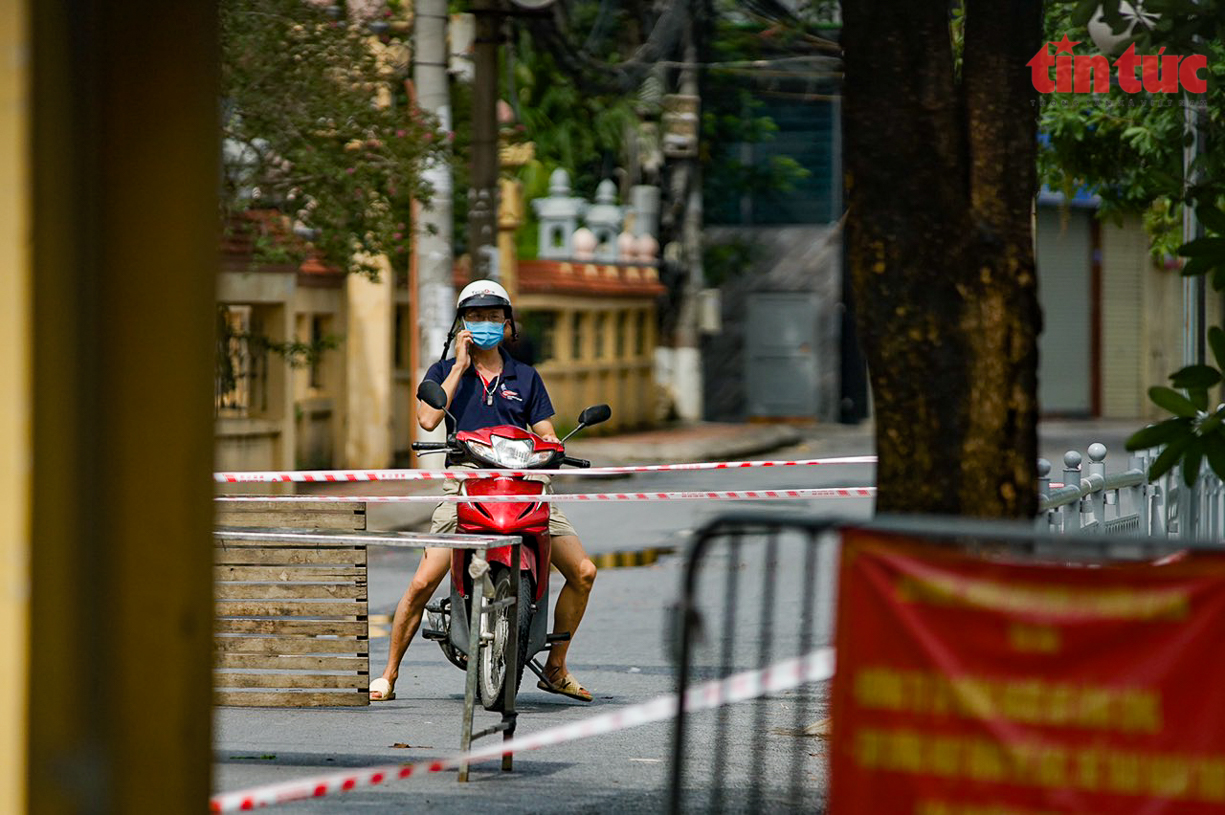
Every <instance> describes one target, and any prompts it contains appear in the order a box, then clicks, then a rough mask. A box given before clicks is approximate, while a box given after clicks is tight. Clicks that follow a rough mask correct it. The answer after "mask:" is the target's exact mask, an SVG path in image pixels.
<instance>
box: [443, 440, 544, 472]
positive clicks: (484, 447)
mask: <svg viewBox="0 0 1225 815" xmlns="http://www.w3.org/2000/svg"><path fill="white" fill-rule="evenodd" d="M465 443H466V444H467V445H468V449H469V450H471V451H472V453H473V455H475V456H476V457H477V458H479V459H481V460H482V461H485V462H488V463H489V464H493V465H495V466H498V467H505V468H507V469H509V470H522V469H525V468H528V467H539V466H540V465H541V464H544V463H545V462H547V461H548V460H549V459H550V458H551V457H552V456H553V454H552V453H550V452H548V451H547V450H545V451H541V452H537V451H536V447H535V445H534V444H532V441H531V440H530V439H504V438H502V437H501V436H494V437H493V444H492V445H488V444H484V443H483V442H479V441H469V442H465Z"/></svg>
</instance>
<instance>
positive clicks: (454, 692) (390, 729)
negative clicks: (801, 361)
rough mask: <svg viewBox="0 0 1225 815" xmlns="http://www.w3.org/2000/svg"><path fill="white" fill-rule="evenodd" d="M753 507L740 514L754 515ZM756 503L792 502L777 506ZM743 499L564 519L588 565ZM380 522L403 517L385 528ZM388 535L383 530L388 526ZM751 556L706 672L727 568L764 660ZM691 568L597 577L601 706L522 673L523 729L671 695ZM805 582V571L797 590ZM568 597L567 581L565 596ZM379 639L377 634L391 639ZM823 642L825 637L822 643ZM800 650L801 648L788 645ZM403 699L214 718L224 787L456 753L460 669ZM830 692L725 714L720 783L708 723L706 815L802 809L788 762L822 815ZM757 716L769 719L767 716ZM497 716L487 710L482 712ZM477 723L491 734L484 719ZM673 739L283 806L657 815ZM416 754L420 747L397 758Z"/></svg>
mask: <svg viewBox="0 0 1225 815" xmlns="http://www.w3.org/2000/svg"><path fill="white" fill-rule="evenodd" d="M1132 429H1134V428H1132V427H1131V425H1130V424H1128V425H1120V426H1119V427H1113V426H1111V427H1105V428H1098V427H1094V428H1092V429H1091V430H1092V433H1093V438H1086V437H1084V436H1085V432H1086V428H1084V427H1082V426H1080V425H1076V424H1069V425H1058V424H1055V425H1050V426H1048V427H1046V428H1044V432H1043V438H1042V444H1041V450H1042V452H1043V454H1044V455H1046V456H1047V457H1048V458H1050V459H1051V460H1052V461H1053V462H1055V464H1056V475H1058V469H1059V467H1060V466H1061V461H1060V460H1061V458H1062V452H1063V451H1064V450H1065V449H1067V448H1069V447H1076V448H1078V449H1080V450H1082V451H1083V450H1084V449H1085V448H1086V447H1087V445H1088V443H1089V442H1091V441H1104V442H1105V443H1106V444H1107V446H1108V447H1109V448H1110V449H1111V451H1112V453H1114V454H1115V455H1112V457H1111V459H1109V460H1108V463H1109V464H1110V465H1111V466H1110V470H1111V471H1113V470H1115V469H1121V468H1122V467H1123V466H1124V464H1125V456H1124V455H1123V454H1122V439H1123V438H1125V436H1126V435H1127V433H1128V432H1130V431H1131V430H1132ZM870 445H871V442H870V439H869V438H868V437H866V436H864V435H863V434H848V435H845V436H836V437H834V438H833V439H830V438H828V437H823V438H821V439H818V440H810V441H809V442H808V443H805V444H802V445H797V446H796V447H794V448H791V449H788V450H782V451H778V452H776V453H772V454H770V456H769V457H771V458H789V457H810V456H814V455H839V454H856V453H869V452H871V447H870ZM871 478H872V471H871V468H870V467H868V466H840V467H817V468H803V469H800V468H785V469H784V468H780V469H761V470H733V471H716V472H701V473H673V474H660V475H650V476H637V477H634V478H629V479H619V480H594V479H590V480H580V479H577V478H571V479H564V480H561V481H559V483H558V490H559V491H587V490H591V489H598V490H615V491H619V492H620V491H635V490H638V489H640V488H641V489H652V490H654V489H658V490H684V489H740V488H743V489H752V488H771V487H792V486H802V487H825V486H844V485H862V484H869V483H871ZM751 503H752V502H737V504H736V506H737V507H740V508H742V507H744V506H746V504H751ZM759 506H761V507H764V508H766V509H767V511H768V509H769V508H770V507H781V506H784V505H782V504H780V503H769V504H764V503H760V502H759ZM785 506H786V507H787V508H790V509H800V508H802V507H806V508H811V509H817V510H822V511H829V512H832V513H836V514H840V515H843V516H851V517H866V516H867V515H868V514H869V513H870V510H871V502H870V500H864V499H840V500H839V499H835V500H820V501H809V502H787V503H786V504H785ZM728 508H731V505H723V504H720V505H711V504H706V503H695V502H674V503H643V504H609V505H606V504H581V505H572V506H571V508H569V509H568V511H569V513H570V516H571V519H572V520H573V521H574V523H575V526H576V527H577V528H578V529H579V531H580V533H581V535H582V537H583V541H584V543H585V545H586V546H587V548H588V549H589V550H590V551H591V552H592V553H599V552H610V551H616V550H621V549H632V548H643V547H652V546H660V545H665V546H667V545H673V544H675V543H677V542H678V541H677V534H678V532H681V531H683V530H688V529H693V528H695V527H697V526H699V525H701V524H702V523H703V522H704V521H706V520H707V519H709V518H710V517H712V516H713V515H715V514H717V513H719V512H720V511H722V510H725V509H728ZM384 521H394V518H387V517H384ZM376 525H377V523H376ZM796 552H797V550H796V549H795V547H792V548H791V549H788V544H784V546H783V551H782V552H781V563H782V565H783V566H784V569H783V570H782V574H783V575H784V576H785V575H786V573H787V570H786V568H785V567H786V566H787V565H788V564H790V563H793V562H795V560H794V559H795V557H797V554H796ZM747 554H748V553H747V552H745V553H742V556H741V557H740V558H737V559H732V558H731V557H730V556H729V554H728V553H727V552H726V551H720V552H716V553H715V555H714V556H713V557H712V559H711V562H710V565H709V566H708V567H707V571H706V582H705V583H704V585H703V597H704V598H705V600H706V605H707V606H708V607H709V609H710V610H711V611H710V613H709V614H708V615H707V616H706V621H707V630H708V634H709V636H708V637H707V643H706V648H705V649H704V650H702V651H701V652H700V653H699V654H698V657H697V662H698V666H699V674H702V673H703V670H702V669H703V668H705V669H707V670H706V671H705V673H706V674H709V673H710V671H709V669H710V666H713V665H714V664H716V663H717V661H718V655H717V654H716V646H717V645H718V644H719V643H720V642H722V640H723V637H724V636H725V635H726V630H724V628H723V627H722V625H721V623H720V621H719V618H718V616H717V615H715V614H714V609H716V608H717V605H718V604H717V602H716V598H718V597H719V596H721V594H722V585H723V583H722V581H723V580H724V579H725V577H726V576H727V575H728V574H729V573H736V574H740V575H741V583H740V585H741V587H742V588H741V592H742V594H741V605H742V607H743V609H744V613H743V614H742V615H741V617H740V619H739V620H738V621H737V623H736V624H735V625H734V626H732V628H733V629H734V630H735V631H736V632H737V634H738V635H739V637H738V640H737V642H738V647H737V649H736V651H735V653H734V658H735V664H736V665H737V667H747V666H749V665H752V664H754V663H755V661H756V658H757V654H756V652H755V649H754V648H753V647H752V646H753V643H754V642H755V640H754V638H753V636H752V634H753V632H755V631H756V630H758V628H759V625H760V622H759V620H758V618H757V616H756V615H757V613H758V609H759V607H760V603H759V602H758V601H759V599H760V596H761V594H760V592H761V586H762V585H764V582H765V581H763V580H762V579H761V578H762V577H763V575H762V574H761V572H760V571H759V570H758V565H759V561H758V560H757V559H754V558H749V557H747V556H744V555H747ZM416 560H417V557H416V555H415V554H414V553H411V552H406V551H404V550H386V549H384V550H374V551H372V553H371V556H370V607H371V614H372V615H389V614H390V613H391V611H392V609H393V608H394V605H395V602H396V600H397V599H398V598H399V595H400V592H401V591H402V589H403V587H404V586H405V585H406V582H407V580H408V579H409V577H410V576H411V574H412V571H413V569H414V568H415V565H416ZM679 564H680V559H679V558H678V557H667V558H664V559H663V560H661V561H659V562H658V563H656V564H654V565H652V566H648V567H641V568H631V569H615V570H614V569H607V570H604V571H602V572H601V574H600V577H599V579H598V582H597V584H596V590H595V592H594V594H593V596H592V600H591V604H590V606H589V608H588V612H587V617H586V619H585V621H584V624H583V628H582V630H581V632H580V633H579V636H578V638H577V640H576V642H575V645H574V647H573V651H572V655H571V659H570V665H571V668H572V670H573V671H574V672H575V674H576V675H577V676H578V677H579V678H580V679H581V680H582V681H583V682H584V683H585V684H586V685H587V686H588V687H589V688H591V689H592V691H593V692H594V693H595V695H596V700H595V702H594V703H593V704H592V705H590V706H584V705H578V704H572V703H570V702H568V701H566V700H563V699H561V698H560V697H556V696H551V695H548V694H545V693H542V692H540V691H538V690H536V688H535V686H534V682H533V681H532V677H530V675H529V677H528V678H527V679H525V681H524V692H523V695H522V697H521V698H520V709H521V711H522V713H523V715H522V717H521V719H520V727H521V732H532V731H536V730H539V729H542V728H545V727H549V726H551V725H554V724H559V723H563V722H569V721H574V720H577V719H580V718H583V717H586V716H588V715H591V714H593V713H596V712H604V711H608V710H611V709H614V708H615V707H617V706H621V705H627V704H633V703H636V702H641V701H645V700H648V699H650V698H653V697H655V696H656V695H659V694H662V693H666V692H669V691H671V690H672V682H673V668H672V661H671V659H670V657H669V653H668V649H667V648H666V647H665V635H664V633H663V632H664V630H665V628H666V622H667V620H668V619H669V618H670V616H669V612H670V608H671V605H672V603H673V602H674V601H675V598H676V596H677V590H678V586H679V581H680V568H679ZM795 574H798V572H797V571H795V570H792V573H791V578H792V580H794V579H795V578H794V575H795ZM559 588H560V584H559V581H558V579H557V577H556V576H554V581H553V592H554V596H555V593H556V591H557V590H558V589H559ZM778 592H779V594H780V595H787V596H788V597H790V598H791V600H786V599H784V600H783V601H781V602H780V604H779V605H777V606H776V613H777V614H778V615H779V619H780V620H783V621H784V622H786V621H792V622H793V621H794V603H793V601H794V598H795V597H796V596H798V591H797V590H796V587H795V586H792V587H791V588H786V585H785V581H781V582H780V583H779V589H778ZM377 628H378V626H377V624H376V630H375V631H374V633H375V634H378V633H379V632H378V631H377ZM778 635H779V639H780V640H781V641H783V642H784V643H786V642H789V641H790V640H794V629H793V627H792V628H788V627H787V625H785V624H781V623H780V624H779V632H778ZM827 635H828V630H827V628H823V629H822V631H821V632H819V641H820V640H821V639H825V638H826V637H827ZM791 644H792V645H794V643H791ZM386 649H387V639H386V636H385V635H384V636H382V637H376V638H375V639H373V640H372V655H371V668H372V670H373V671H374V672H375V673H376V674H377V673H378V672H379V671H380V670H381V667H382V665H383V663H384V661H385V659H386V653H387V651H386ZM396 690H397V694H398V697H397V699H395V700H394V701H392V702H387V703H379V704H375V705H372V706H371V707H369V708H358V709H354V710H346V709H330V710H307V711H289V710H241V709H234V708H226V709H219V710H218V712H217V715H216V720H215V721H216V730H215V747H216V752H215V755H216V765H215V779H214V788H215V789H218V790H232V789H238V788H243V787H247V786H250V785H253V784H259V783H266V782H271V781H285V780H290V779H293V778H300V777H305V776H310V775H313V774H316V773H319V772H326V771H329V770H336V769H341V768H344V767H361V766H368V765H372V764H379V763H395V762H400V761H417V760H423V759H426V758H434V757H439V756H443V755H448V754H451V753H453V752H454V751H456V750H457V748H458V743H459V727H458V722H459V715H460V710H461V706H462V691H463V675H462V674H461V673H460V672H459V671H458V670H456V669H455V668H453V667H452V666H451V665H450V664H449V663H447V662H446V661H445V660H444V658H443V656H442V654H441V652H440V651H439V650H438V648H437V647H436V646H434V645H433V644H432V643H428V642H425V641H423V640H418V641H417V642H415V643H414V644H413V646H412V648H411V649H410V651H409V654H408V657H407V659H406V660H405V663H404V666H403V670H402V673H401V677H400V682H399V685H398V687H397V689H396ZM822 690H823V689H822V688H817V689H816V691H817V693H816V694H815V695H814V696H812V697H810V698H806V697H797V696H795V695H794V694H791V695H785V696H782V697H780V698H777V699H775V700H772V701H771V702H769V703H767V704H766V705H764V706H762V707H760V708H758V707H756V706H754V705H742V706H739V707H737V708H735V709H734V710H733V711H732V712H730V713H729V714H728V715H729V719H728V721H727V722H725V725H726V726H725V728H724V729H723V731H722V732H724V733H726V734H727V738H728V740H729V741H728V747H729V750H730V752H731V754H732V755H733V756H734V758H733V759H732V760H731V761H730V762H729V764H728V766H727V767H726V768H725V771H724V773H723V774H722V776H721V777H722V778H723V781H722V782H721V783H714V782H712V780H711V779H712V767H711V758H710V749H709V748H710V746H711V745H713V744H714V742H715V734H716V729H715V723H716V721H717V719H716V715H715V714H712V713H705V714H699V715H698V716H697V717H696V718H695V720H694V740H693V742H692V744H694V745H695V749H694V751H693V754H694V756H695V758H694V763H693V767H692V774H691V778H690V782H689V783H690V789H689V791H688V793H689V794H688V800H689V802H690V806H689V808H690V809H691V810H692V811H695V812H700V811H705V810H706V809H707V807H708V803H709V797H708V796H710V795H711V794H712V791H713V790H715V789H718V790H720V791H721V792H722V794H724V795H725V801H726V802H727V805H728V808H729V810H730V811H749V810H755V811H771V810H774V811H784V810H788V809H791V808H793V807H789V806H788V805H787V804H786V802H785V801H784V800H782V799H780V798H779V797H777V796H778V795H779V794H781V791H780V790H778V789H777V788H776V784H774V783H772V784H771V785H770V786H768V787H767V788H766V789H765V790H763V791H762V795H763V798H762V799H761V800H760V801H759V802H754V801H753V799H752V795H753V790H752V784H751V779H752V778H753V777H766V778H770V779H772V780H773V779H778V778H789V777H791V770H792V769H793V765H792V764H791V762H792V760H793V759H796V760H798V761H799V764H798V765H796V766H797V767H798V769H799V770H800V777H801V780H802V788H803V790H804V791H805V792H806V794H807V796H808V797H807V799H806V804H805V807H806V811H815V809H816V801H817V800H818V798H819V796H820V793H821V790H822V789H823V787H824V783H825V778H824V755H825V746H824V744H823V743H821V742H819V741H817V740H815V739H811V738H797V737H796V736H795V735H794V729H795V726H796V725H797V723H802V722H805V721H808V720H809V719H814V720H815V718H816V717H817V716H819V715H820V714H821V712H822V711H823V702H822V696H821V692H822ZM759 717H760V718H759ZM484 719H485V720H486V721H492V720H493V715H492V714H485V716H484ZM478 726H482V725H480V724H478ZM669 734H670V727H669V726H668V725H667V724H657V725H648V726H644V727H641V728H638V729H635V730H631V731H625V732H622V733H619V734H615V735H611V736H604V737H600V738H597V739H593V740H589V741H586V742H578V743H574V744H572V745H569V746H565V747H561V748H548V749H545V750H541V751H538V752H536V753H532V754H525V755H523V756H521V757H520V758H519V760H518V765H517V770H516V772H515V773H513V774H511V775H502V774H501V773H499V772H498V771H497V770H496V769H493V768H492V766H491V767H487V768H478V769H477V770H475V773H474V781H473V783H470V784H468V785H459V784H456V783H455V781H454V778H453V776H452V775H450V774H447V775H445V776H444V775H437V776H429V777H419V778H414V779H410V780H408V781H402V782H393V783H391V784H386V785H383V786H381V787H378V788H373V789H368V790H362V791H355V792H352V793H348V794H346V795H344V796H343V797H339V798H329V799H326V800H321V801H314V802H306V803H300V804H293V805H285V806H283V807H278V808H277V809H276V810H274V811H277V812H287V813H289V812H311V813H314V812H334V811H344V812H363V813H364V812H370V813H383V812H387V813H390V812H405V811H414V812H417V811H419V812H438V813H452V812H454V813H460V812H463V813H467V812H471V811H474V810H475V811H484V810H491V809H493V808H495V807H496V808H497V809H498V810H500V811H503V812H508V813H515V812H524V813H528V812H540V813H552V812H557V813H562V812H565V813H574V812H591V813H597V812H598V813H608V812H612V813H637V812H658V811H661V809H662V807H663V802H664V800H665V799H664V796H665V791H666V789H667V767H668V764H667V756H668V747H669ZM758 738H761V739H764V742H762V743H763V744H764V746H765V747H766V758H765V764H764V767H765V769H766V772H765V773H764V775H763V774H761V773H756V772H755V769H754V767H753V763H752V762H753V758H752V749H751V748H752V747H753V746H754V744H755V743H756V740H757V739H758ZM393 745H407V746H393Z"/></svg>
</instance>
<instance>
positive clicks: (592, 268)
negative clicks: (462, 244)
mask: <svg viewBox="0 0 1225 815" xmlns="http://www.w3.org/2000/svg"><path fill="white" fill-rule="evenodd" d="M468 276H469V275H468V268H467V264H465V263H463V262H462V261H461V262H460V263H457V264H456V265H455V286H456V288H459V287H460V286H462V285H465V284H467V282H468ZM519 291H520V292H522V293H524V294H573V295H580V296H582V295H587V296H592V297H595V296H599V297H655V296H657V295H660V294H663V293H664V292H666V291H667V289H666V288H665V287H664V285H663V284H662V283H660V282H659V272H658V270H657V269H656V268H655V267H654V266H638V265H634V264H627V263H595V262H592V263H584V262H582V261H565V260H521V261H519Z"/></svg>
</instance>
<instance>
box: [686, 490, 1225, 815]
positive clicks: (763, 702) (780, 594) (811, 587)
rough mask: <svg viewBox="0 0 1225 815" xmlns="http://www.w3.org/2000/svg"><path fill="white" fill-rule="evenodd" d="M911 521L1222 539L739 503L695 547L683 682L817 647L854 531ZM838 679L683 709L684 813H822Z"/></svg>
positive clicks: (1158, 552) (1013, 543)
mask: <svg viewBox="0 0 1225 815" xmlns="http://www.w3.org/2000/svg"><path fill="white" fill-rule="evenodd" d="M850 527H856V528H860V529H871V530H878V531H881V532H898V533H904V534H906V535H908V536H911V537H914V538H920V539H926V540H930V541H933V542H942V543H946V544H948V545H950V546H956V547H960V548H962V549H963V550H965V551H967V552H976V553H986V554H990V555H991V556H992V557H997V556H999V555H1001V554H1006V555H1008V557H1010V558H1013V559H1019V560H1025V559H1042V560H1047V561H1052V560H1053V561H1067V562H1071V561H1082V562H1092V563H1100V562H1107V561H1112V560H1113V561H1121V560H1142V561H1156V560H1158V559H1160V558H1162V557H1165V556H1167V555H1169V554H1171V553H1174V552H1178V551H1185V550H1187V549H1195V548H1201V549H1210V550H1215V551H1219V547H1214V546H1212V545H1209V544H1203V543H1195V542H1190V543H1188V542H1184V541H1178V540H1169V539H1165V538H1162V537H1148V536H1131V535H1125V534H1119V533H1117V532H1116V533H1114V534H1105V533H1102V532H1094V531H1092V530H1089V531H1080V530H1076V531H1073V532H1065V533H1059V534H1052V533H1051V532H1048V531H1046V530H1045V529H1039V530H1035V529H1034V528H1033V527H1032V525H1029V524H1025V523H1022V522H1013V523H1009V522H987V521H975V520H966V519H940V518H922V517H914V518H878V519H876V520H874V521H871V522H863V521H842V520H839V519H835V518H830V517H809V516H800V515H762V514H746V513H741V514H735V515H727V516H723V517H720V518H717V519H715V520H714V521H712V522H710V523H709V524H707V525H706V526H705V527H704V528H702V529H701V530H699V532H698V533H697V534H696V536H695V538H694V540H693V541H692V543H691V544H690V546H689V548H688V552H687V562H686V563H685V566H684V579H683V583H682V591H681V597H680V600H679V603H678V607H677V616H676V620H677V622H676V627H677V629H678V630H677V632H676V638H677V640H678V641H677V644H676V648H677V659H678V667H677V676H676V688H677V693H678V695H679V696H681V697H683V694H684V692H685V689H686V688H689V687H691V686H692V685H694V684H695V683H697V682H699V681H701V680H709V679H724V678H727V677H729V676H732V675H733V674H736V673H738V672H741V671H745V670H748V669H764V668H766V667H768V666H770V665H773V664H777V663H779V662H781V661H783V660H787V659H789V658H793V657H797V656H805V655H809V654H812V653H813V652H814V651H815V650H817V649H819V648H820V647H822V646H826V645H830V644H832V641H833V632H834V622H835V621H834V616H835V615H834V609H835V604H836V591H837V571H838V552H839V548H840V540H839V539H840V535H839V533H840V531H841V530H844V529H848V528H850ZM825 685H826V683H809V684H808V685H801V686H800V687H798V688H796V689H795V690H792V691H788V692H786V693H782V694H778V695H775V696H765V697H761V698H757V699H755V700H754V701H752V702H746V703H743V704H738V705H725V706H721V707H718V708H717V709H716V710H714V711H711V712H701V713H693V712H691V713H686V711H685V706H684V705H682V706H680V707H679V709H678V713H677V717H676V723H675V730H674V734H673V739H674V740H673V744H672V756H671V761H672V766H671V779H670V783H671V789H670V811H671V812H672V813H674V815H679V813H682V812H702V813H718V812H752V813H758V812H798V811H802V812H821V811H823V808H824V800H825V789H826V775H827V771H826V750H825V742H824V741H823V740H822V739H820V738H818V737H821V736H826V735H828V727H827V720H826V719H825V717H826V715H827V709H826V701H825V694H826V690H827V688H826V686H825Z"/></svg>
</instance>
